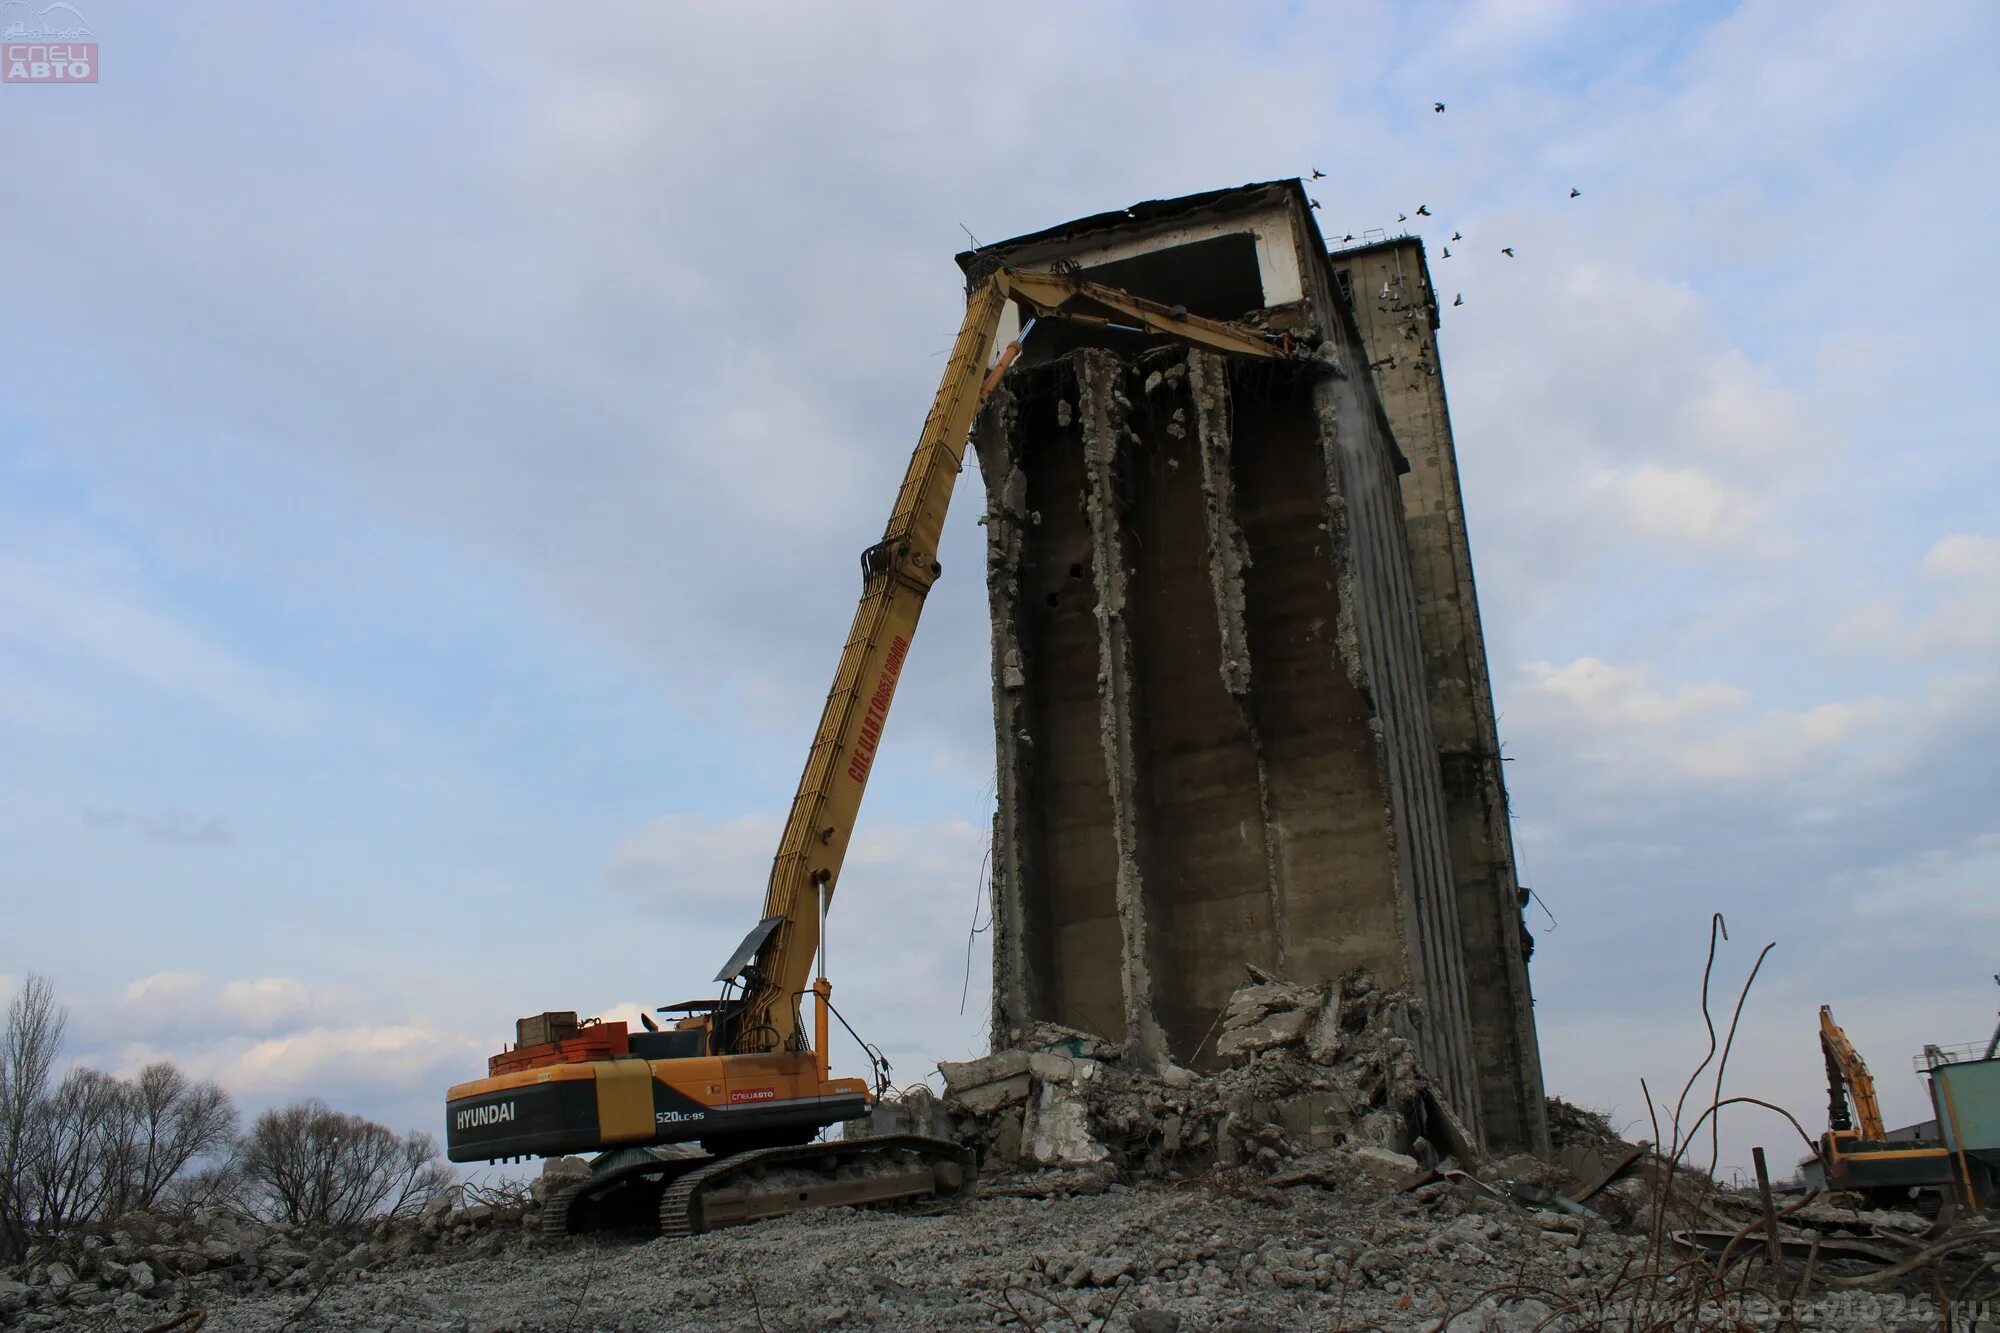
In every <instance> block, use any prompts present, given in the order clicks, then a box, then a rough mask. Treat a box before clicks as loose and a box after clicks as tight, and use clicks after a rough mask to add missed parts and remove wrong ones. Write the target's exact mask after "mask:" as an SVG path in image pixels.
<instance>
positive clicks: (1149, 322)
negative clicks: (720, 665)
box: [716, 267, 1290, 1061]
mask: <svg viewBox="0 0 2000 1333" xmlns="http://www.w3.org/2000/svg"><path fill="white" fill-rule="evenodd" d="M1009 301H1013V302H1015V303H1016V304H1017V305H1018V306H1019V307H1020V313H1021V316H1022V319H1021V325H1022V333H1021V336H1020V337H1019V338H1017V339H1015V340H1014V341H1013V342H1012V343H1010V344H1009V345H1008V346H1007V347H1006V348H1005V349H1003V350H1002V352H1001V355H1000V359H999V362H998V364H996V365H995V366H994V367H993V368H992V371H991V372H990V373H988V371H987V359H988V356H989V353H990V352H991V350H992V348H993V344H994V341H995V338H996V336H997V334H998V331H999V329H1000V327H1001V321H1002V316H1003V314H1004V312H1005V310H1006V307H1007V303H1008V302H1009ZM1051 317H1053V318H1061V319H1066V320H1071V321H1075V322H1080V323H1085V324H1095V325H1101V326H1106V327H1111V328H1119V329H1125V330H1129V331H1133V332H1142V333H1150V334H1158V335H1162V336H1166V337H1173V338H1178V339H1180V340H1182V341H1184V342H1187V343H1190V344H1193V345H1196V346H1201V347H1208V348H1212V349H1214V350H1217V351H1221V352H1225V353H1230V354H1233V355H1238V356H1247V357H1257V358H1263V359H1278V358H1282V357H1284V356H1286V355H1288V354H1289V352H1290V345H1289V342H1288V341H1287V340H1285V339H1281V338H1278V337H1276V336H1274V335H1266V334H1263V333H1260V332H1258V331H1257V330H1254V329H1250V328H1246V327H1243V326H1240V325H1234V324H1226V323H1223V322H1220V321H1217V320H1211V319H1204V318H1202V317H1200V316H1196V315H1191V314H1189V313H1188V312H1187V310H1186V309H1185V308H1184V307H1177V306H1167V305H1162V304H1160V303H1158V302H1154V301H1148V300H1146V299H1144V298H1142V297H1138V296H1133V295H1131V294H1130V293H1127V292H1121V291H1117V290H1115V289H1113V288H1110V287H1105V286H1101V285H1099V284H1096V283H1091V282H1084V281H1081V280H1080V279H1078V278H1076V277H1074V276H1073V275H1064V274H1055V273H1029V272H1019V271H1015V270H1012V269H1008V268H1005V267H998V268H995V269H994V270H992V271H991V272H990V273H987V274H986V275H985V276H984V277H983V278H982V279H981V280H980V281H979V282H978V283H977V285H976V286H975V287H974V289H973V290H972V292H971V294H970V297H969V299H968V301H967V304H966V311H965V321H964V323H963V324H961V325H960V327H959V331H958V338H957V341H956V342H954V343H953V345H952V349H951V359H950V360H949V361H948V362H947V363H946V366H945V371H944V378H943V380H942V382H941V383H940V384H939V385H938V390H937V397H936V399H935V400H934V401H933V402H932V403H931V409H930V415H929V416H927V417H926V418H925V419H924V429H923V434H922V435H921V436H919V437H918V440H917V447H916V450H915V452H914V453H913V454H912V455H911V456H910V466H909V470H908V471H907V472H906V473H905V474H904V476H903V484H902V487H901V489H899V490H898V491H897V493H896V505H895V508H894V510H893V511H892V512H891V513H890V515H889V522H888V525H887V526H886V527H885V528H884V529H883V533H882V540H880V541H879V542H876V543H875V544H874V545H872V546H870V547H869V548H868V549H867V550H865V551H864V552H862V555H861V572H862V591H861V603H860V605H859V606H858V607H857V608H856V610H855V613H854V623H853V626H852V628H850V629H849V631H848V634H847V642H846V645H845V646H844V647H843V648H842V649H841V654H840V664H839V666H838V668H836V670H835V671H834V677H833V688H832V689H831V690H830V691H829V692H828V694H827V698H826V708H825V711H824V712H823V713H822V714H821V716H820V723H819V729H818V731H817V732H815V734H814V736H813V742H812V748H811V749H810V750H809V751H808V752H807V754H806V765H805V773H804V775H803V776H802V777H801V778H800V779H799V787H798V792H797V794H796V795H794V796H793V798H792V807H791V812H790V814H789V816H788V817H787V818H786V820H785V828H784V833H783V835H782V836H781V838H780V839H779V842H778V852H777V856H776V858H775V859H774V860H773V863H772V867H771V879H770V884H769V887H768V889H767V890H766V892H765V897H764V915H763V919H762V920H761V921H760V922H759V924H758V926H757V928H756V929H755V930H753V931H752V932H751V935H750V937H748V938H746V939H745V941H744V947H742V948H739V949H738V951H737V955H736V956H735V957H734V958H732V959H731V960H730V963H729V965H727V966H725V967H724V969H723V973H722V974H721V975H719V976H718V977H717V978H716V979H717V980H718V981H721V982H724V983H730V982H736V981H739V980H740V981H741V982H742V984H743V991H742V997H743V999H742V1004H741V1005H740V1006H737V1007H736V1008H735V1012H734V1015H733V1016H732V1018H731V1019H729V1020H726V1021H725V1022H724V1023H723V1025H722V1026H723V1031H722V1032H721V1033H720V1034H719V1036H720V1038H721V1043H722V1045H723V1047H724V1048H725V1049H729V1050H779V1049H792V1050H796V1049H800V1048H802V1047H803V1046H804V1045H805V1044H806V1042H805V1040H804V1034H803V1033H801V1032H800V1031H799V1000H800V997H801V996H802V995H804V994H806V993H808V990H809V987H810V989H811V990H812V991H814V992H818V993H821V994H822V996H823V994H824V990H825V988H826V984H827V983H826V982H825V980H824V978H823V977H822V978H821V979H820V980H819V981H818V982H817V983H816V984H815V983H812V981H811V976H812V967H813V960H814V955H815V954H816V953H817V952H818V950H819V947H820V940H821V935H822V932H823V930H824V925H825V913H826V908H827V904H828V902H829V901H830V900H831V899H832V896H833V891H834V888H835V886H836V885H837V884H838V882H839V879H840V870H841V864H842V862H843V861H844V860H845V859H846V856H847V846H848V840H849V838H850V837H851V836H852V834H853V831H854V822H855V818H856V816H857V815H858V814H859V812H860V809H861V798H862V795H863V793H864V792H865V791H866V790H867V787H868V776H869V774H870V772H871V771H873V768H874V764H875V756H876V753H877V750H878V748H879V747H880V745H881V742H882V732H883V728H884V727H885V725H886V724H887V722H888V715H889V706H890V704H891V703H892V702H893V701H894V699H895V694H896V683H897V680H898V678H899V677H900V676H901V675H902V671H903V664H904V661H905V660H906V658H907V657H908V654H909V651H910V643H911V640H912V639H913V638H914V637H915V634H916V630H917V618H918V615H919V614H920V613H921V612H922V610H923V604H924V598H925V595H926V594H927V593H929V591H930V588H931V584H932V583H934V582H936V580H937V577H938V574H939V572H940V568H939V565H938V558H937V556H938V543H939V541H940V539H941V537H942V536H943V533H944V522H945V514H946V512H947V510H948V509H949V508H950V505H951V493H952V488H953V486H954V485H955V484H956V483H957V480H958V474H959V471H960V469H961V467H962V466H963V464H964V456H965V447H966V439H967V436H968V434H969V433H970V431H971V428H972V423H973V419H974V418H975V417H976V416H977V414H978V412H979V408H980V405H981V404H982V403H983V402H984V401H985V399H986V397H987V395H988V394H990V393H991V392H992V391H993V389H994V388H995V387H996V386H997V385H998V383H999V381H1000V378H1001V377H1002V376H1003V375H1005V374H1006V372H1007V369H1008V367H1009V366H1011V365H1012V363H1013V361H1014V358H1015V357H1016V356H1017V355H1018V354H1019V352H1020V350H1021V347H1022V344H1023V343H1024V341H1025V340H1026V337H1027V334H1028V330H1029V329H1030V328H1031V327H1032V325H1033V323H1034V321H1035V320H1036V319H1041V318H1051ZM753 956H754V961H751V960H752V957H753ZM822 1022H823V1020H822ZM816 1044H817V1045H818V1046H819V1047H820V1048H821V1055H820V1058H821V1060H822V1061H824V1060H825V1058H826V1057H825V1052H824V1046H825V1040H824V1037H823V1036H822V1037H821V1038H820V1039H819V1041H818V1042H817V1043H816Z"/></svg>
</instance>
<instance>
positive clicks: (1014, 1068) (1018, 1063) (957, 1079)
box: [938, 1050, 1028, 1094]
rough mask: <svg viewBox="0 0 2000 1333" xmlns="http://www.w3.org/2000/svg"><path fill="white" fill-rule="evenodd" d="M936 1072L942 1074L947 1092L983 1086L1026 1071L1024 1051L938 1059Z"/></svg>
mask: <svg viewBox="0 0 2000 1333" xmlns="http://www.w3.org/2000/svg"><path fill="white" fill-rule="evenodd" d="M938 1072H939V1073H940V1074H943V1075H944V1086H945V1090H946V1092H947V1094H950V1093H957V1092H963V1091H965V1090H967V1089H969V1088H978V1087H983V1086H985V1085H986V1084H988V1083H998V1082H999V1081H1000V1080H1002V1079H1008V1078H1013V1077H1015V1076H1016V1075H1018V1074H1025V1073H1027V1072H1028V1053H1027V1052H1026V1051H1011V1050H1010V1051H995V1052H994V1053H993V1054H991V1055H982V1056H980V1057H979V1058H978V1059H977V1060H940V1061H939V1062H938Z"/></svg>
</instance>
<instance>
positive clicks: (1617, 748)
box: [1508, 657, 1908, 788]
mask: <svg viewBox="0 0 2000 1333" xmlns="http://www.w3.org/2000/svg"><path fill="white" fill-rule="evenodd" d="M1524 674H1525V677H1526V679H1525V682H1524V683H1523V684H1522V685H1520V686H1519V687H1517V688H1516V690H1515V691H1514V694H1513V698H1514V699H1515V700H1516V702H1517V703H1518V704H1519V705H1520V706H1519V707H1517V708H1515V709H1514V710H1513V711H1512V712H1510V713H1509V715H1508V716H1509V721H1510V722H1511V723H1512V726H1511V727H1510V729H1509V737H1510V740H1511V742H1512V744H1513V745H1514V746H1515V748H1516V749H1517V750H1518V749H1520V748H1522V747H1524V746H1525V747H1527V748H1528V749H1530V750H1531V751H1533V752H1535V753H1537V754H1538V755H1567V756H1570V758H1569V759H1568V760H1567V761H1566V762H1567V764H1568V765H1569V766H1572V767H1578V768H1582V769H1588V770H1590V771H1591V772H1593V773H1595V774H1597V775H1598V776H1600V777H1605V778H1610V779H1613V780H1614V781H1615V782H1616V783H1617V784H1619V785H1634V786H1644V787H1654V788H1657V787H1660V786H1662V785H1665V786H1673V785H1676V784H1684V783H1688V782H1698V783H1736V784H1741V783H1749V782H1756V781H1773V780H1779V779H1785V778H1792V777H1797V776H1800V775H1802V774H1803V773H1805V772H1807V771H1809V770H1811V769H1813V768H1815V767H1818V766H1821V765H1823V764H1825V763H1826V762H1827V761H1828V760H1829V759H1831V758H1839V759H1842V760H1844V762H1843V763H1842V764H1841V765H1840V767H1841V768H1842V769H1846V770H1852V769H1854V768H1856V767H1857V766H1858V765H1859V762H1860V761H1859V760H1858V759H1857V758H1856V757H1855V756H1853V755H1851V754H1849V753H1848V752H1847V750H1848V747H1850V746H1852V744H1853V743H1854V742H1855V741H1856V739H1857V738H1858V737H1860V736H1862V735H1863V734H1864V733H1867V732H1869V731H1871V730H1877V729H1880V728H1882V727H1883V726H1884V724H1885V723H1886V722H1887V721H1889V720H1890V718H1891V717H1892V713H1893V710H1891V708H1890V707H1889V706H1888V704H1887V703H1886V702H1885V701H1884V700H1882V699H1878V698H1861V699H1852V700H1835V701H1831V702H1828V703H1823V704H1816V705H1813V706H1811V707H1807V708H1802V709H1785V708H1762V709H1753V708H1752V706H1751V696H1750V695H1749V693H1748V692H1747V691H1745V690H1743V689H1741V688H1740V687H1738V686H1735V685H1730V684H1727V683H1724V682H1720V681H1710V682H1706V683H1702V684H1696V685H1688V686H1683V687H1680V688H1671V687H1667V686H1663V685H1661V684H1660V683H1658V681H1657V680H1656V679H1655V678H1654V673H1653V672H1652V671H1651V670H1650V669H1648V668H1646V667H1643V666H1634V667H1622V666H1617V665H1614V664H1612V663H1609V662H1604V661H1601V660H1599V659H1598V658H1595V657H1583V658H1578V659H1577V660H1576V661H1573V662H1570V663H1568V664H1566V665H1563V666H1555V665H1553V664H1551V663H1548V662H1534V663H1530V664H1529V665H1528V667H1527V668H1526V670H1525V673H1524ZM1907 715H1908V710H1905V716H1907ZM1541 762H1543V763H1548V762H1551V761H1550V760H1549V759H1542V760H1541Z"/></svg>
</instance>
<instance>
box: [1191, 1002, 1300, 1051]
mask: <svg viewBox="0 0 2000 1333" xmlns="http://www.w3.org/2000/svg"><path fill="white" fill-rule="evenodd" d="M1312 1018H1313V1016H1312V1013H1311V1012H1310V1011H1309V1010H1305V1009H1292V1010H1288V1011H1285V1012H1283V1013H1274V1014H1272V1015H1271V1016H1270V1017H1268V1018H1265V1019H1264V1020H1262V1021H1261V1022H1255V1023H1251V1024H1250V1025H1249V1026H1247V1027H1239V1028H1234V1029H1227V1030H1225V1031H1224V1032H1223V1033H1222V1035H1221V1036H1219V1037H1217V1038H1216V1039H1215V1053H1216V1054H1217V1055H1219V1056H1221V1057H1222V1058H1223V1059H1225V1060H1227V1059H1233V1058H1234V1057H1236V1056H1238V1055H1251V1054H1255V1053H1256V1052H1258V1051H1268V1050H1270V1049H1271V1048H1272V1047H1274V1046H1289V1045H1291V1044H1292V1043H1293V1042H1296V1041H1298V1040H1299V1039H1300V1038H1302V1037H1303V1036H1305V1033H1306V1028H1307V1027H1309V1026H1310V1025H1311V1023H1312Z"/></svg>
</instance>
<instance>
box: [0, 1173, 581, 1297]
mask: <svg viewBox="0 0 2000 1333" xmlns="http://www.w3.org/2000/svg"><path fill="white" fill-rule="evenodd" d="M549 1167H550V1170H551V1175H549V1176H547V1177H545V1178H544V1179H543V1180H538V1181H536V1182H535V1187H534V1192H533V1194H532V1195H531V1196H529V1197H518V1198H511V1199H505V1198H503V1201H501V1202H497V1203H488V1202H482V1201H481V1200H480V1198H478V1197H476V1194H475V1196H470V1197H469V1196H468V1194H467V1193H466V1191H465V1190H464V1189H463V1188H454V1189H451V1190H448V1191H446V1192H445V1193H443V1194H441V1195H439V1196H438V1197H437V1198H435V1199H433V1200H432V1201H431V1202H430V1203H429V1204H428V1205H427V1206H426V1207H425V1208H424V1209H423V1211H422V1212H421V1213H419V1214H417V1215H415V1216H411V1217H404V1218H399V1219H396V1220H393V1221H390V1220H376V1221H373V1222H369V1223H365V1224H363V1225H361V1226H357V1227H346V1228H331V1229H329V1228H310V1227H289V1226H284V1225H280V1224H273V1223H266V1222H261V1221H257V1220H254V1219H251V1218H246V1217H243V1216H241V1215H239V1214H236V1213H233V1212H229V1211H226V1210H219V1209H195V1210H194V1211H193V1212H191V1213H189V1214H186V1215H181V1216H165V1215H158V1214H152V1213H143V1212H140V1213H128V1214H126V1215H124V1216H122V1217H120V1218H118V1219H117V1220H116V1221H114V1222H113V1223H111V1224H110V1225H109V1226H108V1227H103V1228H97V1229H89V1230H82V1231H77V1232H72V1233H70V1234H67V1235H64V1236H61V1237H57V1238H54V1239H51V1240H45V1241H42V1242H39V1243H37V1244H35V1245H33V1246H32V1247H31V1249H30V1252H29V1255H28V1258H27V1260H26V1261H25V1262H24V1263H21V1264H17V1265H14V1266H11V1267H0V1327H7V1328H14V1327H19V1328H30V1329H39V1328H56V1327H62V1326H65V1325H67V1324H69V1323H70V1322H71V1321H74V1320H76V1319H78V1318H80V1317H82V1316H83V1315H84V1313H85V1312H97V1313H100V1314H103V1315H105V1316H106V1317H108V1318H110V1319H112V1320H114V1321H133V1320H142V1321H143V1322H144V1323H147V1324H150V1323H152V1322H155V1321H157V1320H161V1319H165V1318H168V1317H170V1316H172V1315H174V1314H177V1313H179V1312H180V1311H182V1310H185V1309H191V1308H194V1307H198V1306H203V1305H205V1304H207V1303H208V1302H211V1301H213V1300H215V1299H217V1298H219V1297H248V1296H254V1295H257V1294H259V1293H272V1294H286V1293H293V1292H299V1293H303V1294H304V1295H307V1296H310V1295H311V1294H312V1293H313V1292H314V1291H316V1290H318V1289H320V1288H321V1287H323V1286H327V1285H331V1284H334V1283H338V1282H342V1281H349V1280H354V1279H356V1278H365V1277H366V1275H367V1274H368V1273H370V1272H371V1271H374V1270H378V1269H381V1268H385V1267H389V1266H392V1265H393V1266H401V1265H405V1264H409V1263H424V1262H427V1261H428V1262H435V1261H437V1260H439V1259H442V1258H445V1257H453V1258H458V1257H465V1256H468V1255H473V1256H476V1255H487V1254H493V1253H497V1252H498V1251H499V1250H500V1249H502V1248H504V1247H507V1246H509V1245H510V1244H512V1243H515V1242H516V1241H518V1240H520V1239H522V1238H523V1236H524V1232H523V1225H522V1224H523V1222H524V1221H530V1220H532V1216H533V1212H534V1209H535V1206H536V1204H537V1202H538V1201H539V1199H540V1198H541V1196H542V1195H543V1194H544V1193H545V1192H546V1189H547V1187H548V1185H549V1184H557V1183H561V1181H562V1180H563V1179H566V1178H567V1177H565V1176H563V1175H562V1174H561V1173H563V1172H564V1171H572V1170H580V1169H582V1164H581V1162H580V1161H579V1160H578V1159H576V1158H567V1159H564V1161H563V1162H561V1163H558V1162H551V1163H550V1164H549ZM496 1197H500V1196H496ZM427 1257H428V1258H427Z"/></svg>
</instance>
